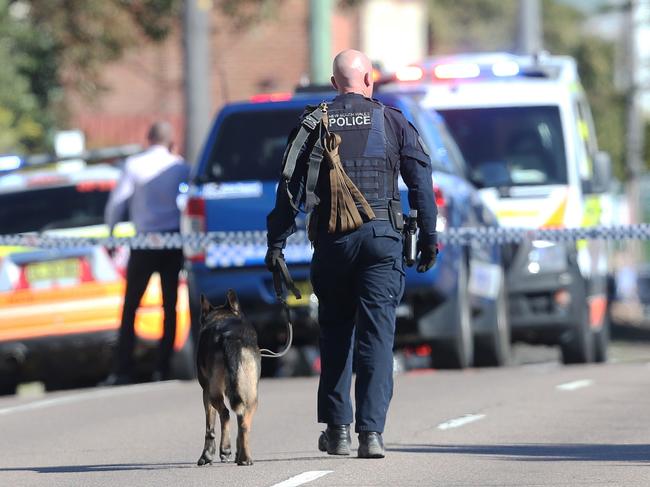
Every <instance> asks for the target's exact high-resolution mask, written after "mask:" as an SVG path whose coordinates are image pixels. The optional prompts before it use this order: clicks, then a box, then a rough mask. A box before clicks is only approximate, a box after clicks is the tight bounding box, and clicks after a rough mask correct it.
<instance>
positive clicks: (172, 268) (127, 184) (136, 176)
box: [101, 122, 189, 385]
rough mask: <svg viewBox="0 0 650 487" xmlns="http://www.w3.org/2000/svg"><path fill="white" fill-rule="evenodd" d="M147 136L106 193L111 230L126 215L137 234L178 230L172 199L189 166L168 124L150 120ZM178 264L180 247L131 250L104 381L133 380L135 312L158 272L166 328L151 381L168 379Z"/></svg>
mask: <svg viewBox="0 0 650 487" xmlns="http://www.w3.org/2000/svg"><path fill="white" fill-rule="evenodd" d="M147 138H148V143H149V147H148V148H147V149H146V150H145V151H144V152H142V153H140V154H137V155H134V156H131V157H129V158H128V159H127V160H126V162H125V165H124V172H123V174H122V177H121V178H120V180H119V182H118V184H117V185H116V187H115V189H114V190H113V191H112V192H111V195H110V197H109V200H108V203H107V205H106V210H105V221H106V224H107V225H108V226H109V229H110V232H111V234H112V233H113V228H114V227H115V225H116V224H117V223H118V222H119V221H124V220H126V219H127V217H128V218H129V219H130V220H131V221H132V222H133V224H134V226H135V229H136V232H137V233H149V232H177V231H178V230H179V226H180V212H179V209H178V207H177V204H176V197H177V196H178V188H179V185H180V184H181V183H183V182H186V181H187V178H188V176H189V167H188V165H187V164H186V163H185V162H184V161H183V159H181V158H180V157H179V156H177V155H175V154H173V153H172V152H171V151H172V148H173V131H172V127H171V125H170V124H169V123H167V122H156V123H154V124H153V125H152V126H151V128H150V129H149V133H148V137H147ZM182 266H183V252H182V249H131V253H130V256H129V262H128V264H127V269H126V291H125V296H124V306H123V309H122V322H121V326H120V333H119V340H118V347H117V353H116V357H115V359H116V360H115V362H116V363H115V366H114V370H113V372H112V373H111V374H110V375H109V376H108V378H107V379H106V380H105V381H103V382H102V383H101V384H102V385H120V384H128V383H130V382H132V381H133V375H132V374H133V350H134V347H135V329H134V323H135V314H136V311H137V309H138V307H139V306H140V300H141V299H142V296H143V294H144V292H145V290H146V288H147V284H148V283H149V278H150V277H151V275H152V274H153V273H154V272H158V273H159V275H160V281H161V288H162V298H163V310H164V330H163V336H162V339H161V340H160V345H159V348H158V358H157V362H156V369H155V371H154V374H153V376H152V379H153V380H166V379H169V376H170V363H171V357H172V354H173V346H174V339H175V336H176V300H177V294H178V274H179V272H180V270H181V268H182Z"/></svg>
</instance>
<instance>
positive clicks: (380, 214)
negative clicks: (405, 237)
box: [361, 208, 390, 221]
mask: <svg viewBox="0 0 650 487" xmlns="http://www.w3.org/2000/svg"><path fill="white" fill-rule="evenodd" d="M372 211H373V212H374V214H375V218H373V220H390V215H389V212H390V210H389V209H388V208H373V209H372ZM361 216H362V218H363V219H364V221H370V219H369V218H368V217H367V216H366V215H365V214H362V215H361Z"/></svg>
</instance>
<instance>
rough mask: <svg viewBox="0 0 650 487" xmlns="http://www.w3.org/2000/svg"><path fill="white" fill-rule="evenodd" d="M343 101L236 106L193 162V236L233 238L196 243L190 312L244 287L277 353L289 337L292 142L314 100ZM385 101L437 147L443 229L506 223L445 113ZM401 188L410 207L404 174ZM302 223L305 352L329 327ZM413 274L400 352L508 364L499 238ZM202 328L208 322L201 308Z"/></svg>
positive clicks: (299, 275)
mask: <svg viewBox="0 0 650 487" xmlns="http://www.w3.org/2000/svg"><path fill="white" fill-rule="evenodd" d="M333 96H334V95H333V93H329V92H328V93H323V92H321V93H294V94H268V95H259V96H255V97H253V98H252V99H251V100H249V101H247V102H240V103H233V104H229V105H227V106H225V107H224V108H223V109H222V110H221V111H220V113H219V114H218V115H217V117H216V120H215V122H214V125H213V127H212V130H211V132H210V134H209V136H208V138H207V141H206V143H205V145H204V150H203V153H202V155H201V156H200V159H199V161H198V163H197V164H196V165H195V166H194V168H193V174H192V176H191V183H190V186H189V188H188V191H187V202H186V205H185V210H184V212H183V216H182V219H181V228H182V231H183V232H184V233H186V234H191V233H193V232H225V233H224V234H223V235H227V237H226V240H220V241H219V242H216V243H214V244H213V245H210V246H208V247H207V248H205V249H190V248H188V249H186V257H187V259H188V283H189V287H190V301H191V302H192V303H193V304H192V306H191V308H192V309H193V310H196V309H198V306H197V300H198V296H199V294H200V293H204V294H205V295H207V296H208V297H209V298H210V299H211V300H214V302H219V301H220V300H223V299H224V296H225V294H226V291H227V289H228V288H233V289H236V290H237V293H238V295H239V298H240V301H241V303H242V308H243V310H244V311H245V312H246V314H247V315H248V316H249V317H250V318H251V320H252V321H253V323H254V324H255V325H256V327H257V329H258V334H259V338H260V342H261V346H264V347H266V348H271V349H278V348H280V347H281V345H282V344H283V343H284V339H285V335H284V325H283V315H282V313H281V308H280V306H279V305H278V304H277V303H276V298H275V293H274V288H273V283H272V277H271V274H270V273H269V272H268V271H267V269H266V268H265V266H264V262H263V260H264V256H265V253H266V235H265V229H266V216H267V214H268V213H269V211H270V210H271V209H272V208H273V206H274V202H275V194H276V188H277V182H278V177H279V173H280V167H281V162H282V157H283V153H284V150H285V146H286V142H287V137H288V134H289V133H290V132H291V129H292V128H293V127H294V126H295V124H296V123H297V120H298V117H299V115H300V114H301V112H302V111H303V109H304V107H305V105H307V104H311V105H316V104H318V103H320V102H322V101H323V100H328V99H331V98H333ZM377 98H378V99H379V100H380V101H382V102H383V103H385V104H387V105H391V106H395V107H397V108H399V109H400V110H402V112H403V113H404V115H405V116H406V117H407V118H408V119H409V120H411V121H412V122H413V123H414V124H415V125H416V126H417V127H418V128H419V129H420V131H421V135H422V138H423V140H424V141H425V143H426V145H427V146H428V147H429V150H430V152H431V156H432V162H433V174H432V178H433V179H432V184H434V191H435V197H436V202H437V204H438V209H439V220H438V231H440V232H444V231H445V229H446V228H450V227H461V226H462V227H480V226H492V225H496V218H495V217H494V215H493V214H492V213H491V212H490V211H489V209H488V208H487V207H486V206H485V205H484V204H483V203H482V201H481V199H480V197H479V194H478V192H477V190H476V188H474V187H473V186H472V185H471V184H470V183H469V182H468V180H467V178H466V167H465V163H464V160H463V158H462V156H461V154H460V152H459V151H458V149H457V147H456V145H455V144H454V142H453V140H452V138H451V136H450V135H449V133H448V132H447V130H446V128H445V126H444V123H443V122H442V119H441V118H440V117H439V116H437V115H436V114H435V113H432V112H429V111H424V110H421V109H419V108H418V106H417V104H416V103H415V101H414V100H413V99H411V98H410V97H408V96H401V95H399V94H382V93H379V94H378V95H377ZM360 122H362V120H360ZM335 123H339V122H335ZM340 123H350V124H354V123H356V120H354V118H352V119H349V120H341V121H340ZM400 189H401V191H402V203H403V205H404V210H405V214H408V208H407V204H408V203H407V197H406V186H405V185H404V183H403V182H402V181H400ZM297 224H298V228H299V231H298V232H297V233H296V234H295V235H293V236H292V237H291V238H289V240H288V242H287V247H286V249H285V251H284V255H285V258H286V261H287V264H288V265H289V267H290V271H291V273H292V276H293V278H294V280H295V281H296V282H297V283H298V285H299V287H300V288H301V290H302V291H303V292H302V294H303V298H302V299H301V300H295V299H293V298H292V297H290V298H289V304H290V305H291V306H293V309H294V312H293V313H292V315H293V319H294V325H295V327H294V331H295V336H294V343H295V344H296V345H298V347H300V346H302V345H315V344H317V341H318V323H317V321H316V310H317V301H316V298H315V296H314V295H313V293H312V292H311V284H310V282H309V262H310V259H311V255H312V249H311V247H310V245H309V242H308V240H307V237H306V234H305V231H304V228H305V215H304V214H299V215H298V221H297ZM406 273H407V276H406V289H405V294H404V298H403V301H402V303H401V305H400V307H399V309H398V316H399V318H398V319H399V321H398V325H397V334H396V345H397V346H398V347H401V346H412V345H423V346H424V348H420V349H419V350H425V353H426V354H427V355H431V357H432V358H433V361H434V365H436V366H448V367H467V366H470V365H472V364H473V363H474V359H475V357H476V359H477V360H478V361H479V362H482V363H485V364H493V365H500V364H503V363H506V362H507V360H508V356H509V347H510V335H509V326H508V322H507V313H506V295H505V291H504V284H503V278H502V274H503V272H502V266H501V255H500V248H499V247H498V246H497V245H483V244H481V243H479V242H477V243H476V244H475V245H472V246H471V247H468V248H464V247H461V246H456V245H448V246H442V247H441V251H440V254H439V257H438V263H437V264H436V266H435V268H434V269H433V270H432V271H430V272H427V273H424V274H418V273H417V272H415V270H414V268H407V269H406ZM193 326H195V327H196V326H197V319H196V315H194V316H193ZM475 342H476V348H475V346H474V345H475ZM475 352H476V353H475ZM277 364H278V361H265V362H264V367H265V368H264V373H265V374H270V373H273V372H274V370H273V368H274V367H276V366H277Z"/></svg>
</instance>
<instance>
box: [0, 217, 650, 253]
mask: <svg viewBox="0 0 650 487" xmlns="http://www.w3.org/2000/svg"><path fill="white" fill-rule="evenodd" d="M532 240H545V241H550V242H569V241H576V240H610V241H612V240H650V224H648V223H640V224H634V225H617V226H593V227H580V228H538V229H531V228H504V227H460V228H448V229H446V230H445V231H444V232H440V233H438V241H439V242H440V243H443V244H446V245H472V244H474V243H484V244H489V243H494V244H506V243H518V242H523V241H532ZM309 244H310V243H309V240H308V239H307V234H306V232H305V231H298V232H296V233H294V234H293V235H292V236H291V237H289V239H288V241H287V245H294V246H295V245H309ZM98 245H101V246H104V247H107V248H115V247H121V246H128V247H131V248H134V249H173V248H183V247H184V246H187V247H189V248H192V249H201V248H206V247H208V246H210V245H218V246H228V245H231V246H234V247H240V248H246V247H258V246H263V247H264V248H266V232H264V231H234V232H208V233H192V234H180V233H148V234H138V235H135V236H132V237H79V236H68V235H57V234H56V233H55V232H52V233H50V232H47V233H23V234H11V235H0V246H22V247H37V248H43V249H64V248H73V247H88V246H98Z"/></svg>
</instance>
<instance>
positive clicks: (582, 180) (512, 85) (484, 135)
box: [383, 53, 612, 363]
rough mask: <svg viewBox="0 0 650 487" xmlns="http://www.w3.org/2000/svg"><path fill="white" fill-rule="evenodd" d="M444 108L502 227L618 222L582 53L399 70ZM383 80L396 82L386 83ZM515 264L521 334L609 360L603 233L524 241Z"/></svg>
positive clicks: (458, 58) (513, 285) (516, 332)
mask: <svg viewBox="0 0 650 487" xmlns="http://www.w3.org/2000/svg"><path fill="white" fill-rule="evenodd" d="M396 78H397V82H398V84H399V85H400V86H401V87H402V88H403V87H404V84H409V83H410V84H412V85H413V92H414V96H416V97H417V98H418V99H419V101H420V103H421V104H422V105H423V106H425V107H427V108H431V109H435V110H436V111H437V112H438V113H440V114H441V115H442V116H443V117H444V119H445V121H446V122H447V125H448V127H449V129H450V131H451V133H452V135H453V136H454V138H455V139H456V142H457V143H458V145H459V147H460V149H461V151H462V152H463V154H464V156H465V159H466V160H467V163H468V166H469V168H470V171H471V174H469V175H468V176H469V178H470V179H471V180H473V181H474V182H475V183H476V184H477V185H478V186H479V187H480V188H481V191H480V193H481V197H482V198H483V200H484V202H485V203H487V205H488V206H489V207H490V208H491V209H492V210H493V211H494V213H495V214H496V215H497V218H498V220H499V223H500V225H501V226H504V227H517V228H522V227H523V228H577V227H583V226H591V225H604V224H609V223H611V222H610V221H609V220H610V219H611V216H610V215H611V211H609V208H610V205H609V201H610V196H609V193H608V190H609V187H610V183H611V177H612V176H611V162H610V159H609V156H608V155H607V154H606V153H604V152H601V151H599V150H598V146H597V142H596V134H595V131H594V126H593V121H592V118H591V113H590V109H589V105H588V103H587V98H586V96H585V93H584V91H583V88H582V86H581V84H580V80H579V77H578V70H577V66H576V63H575V60H574V59H573V58H570V57H566V56H550V55H540V56H534V57H524V56H514V55H511V54H506V53H491V54H465V55H454V56H450V57H436V58H432V59H429V60H427V61H426V62H424V63H422V64H420V65H418V66H410V67H408V68H406V69H404V70H403V71H400V72H398V73H397V74H396ZM383 89H387V87H384V88H383ZM510 250H511V252H510V253H511V255H510V258H509V259H508V260H509V261H508V262H507V263H506V265H507V271H506V283H507V287H508V290H509V308H510V322H511V326H512V338H513V340H519V341H526V342H529V343H540V344H547V345H560V347H561V350H562V357H563V361H564V362H565V363H584V362H590V361H593V360H596V361H605V360H606V358H607V346H608V342H609V322H608V293H607V289H608V287H607V282H608V279H607V278H608V270H609V262H608V252H607V247H606V243H604V242H602V241H593V240H590V241H584V240H582V241H577V242H575V241H571V242H569V243H558V242H556V243H554V242H549V241H523V242H520V243H518V244H516V245H513V246H512V248H511V249H510Z"/></svg>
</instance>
